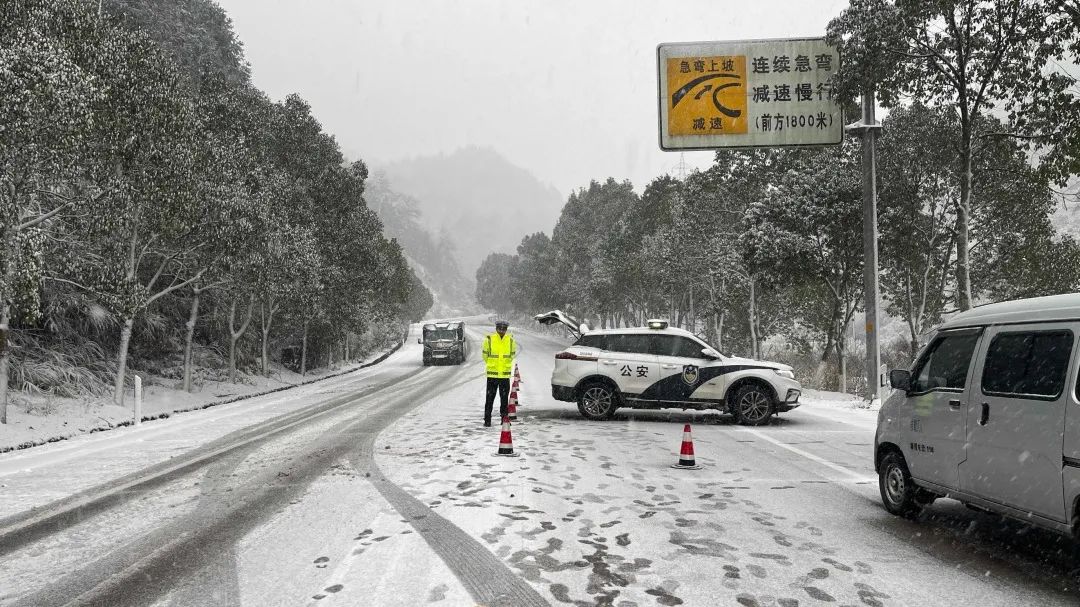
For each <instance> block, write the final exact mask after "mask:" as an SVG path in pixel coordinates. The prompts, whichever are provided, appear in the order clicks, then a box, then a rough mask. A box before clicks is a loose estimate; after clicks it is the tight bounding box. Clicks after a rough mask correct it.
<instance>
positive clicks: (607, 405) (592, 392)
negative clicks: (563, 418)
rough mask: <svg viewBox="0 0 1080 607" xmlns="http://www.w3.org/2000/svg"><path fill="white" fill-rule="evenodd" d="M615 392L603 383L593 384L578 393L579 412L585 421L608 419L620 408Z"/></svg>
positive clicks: (583, 387)
mask: <svg viewBox="0 0 1080 607" xmlns="http://www.w3.org/2000/svg"><path fill="white" fill-rule="evenodd" d="M618 398H619V397H618V395H617V394H616V393H615V390H614V389H612V387H611V386H610V385H608V384H605V383H603V382H591V383H588V384H585V385H584V386H582V387H581V391H580V392H579V393H578V411H579V412H581V415H582V417H584V418H585V419H592V420H599V419H608V418H609V417H611V416H612V414H614V413H615V409H616V408H617V407H618Z"/></svg>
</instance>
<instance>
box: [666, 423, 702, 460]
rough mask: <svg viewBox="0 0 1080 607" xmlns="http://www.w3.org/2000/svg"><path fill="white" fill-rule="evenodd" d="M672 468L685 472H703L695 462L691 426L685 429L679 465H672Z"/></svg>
mask: <svg viewBox="0 0 1080 607" xmlns="http://www.w3.org/2000/svg"><path fill="white" fill-rule="evenodd" d="M671 467H672V468H682V469H683V470H701V466H699V465H697V464H696V463H695V462H694V439H693V438H692V437H691V436H690V424H686V427H684V428H683V438H682V448H681V449H680V450H679V463H677V464H672V465H671Z"/></svg>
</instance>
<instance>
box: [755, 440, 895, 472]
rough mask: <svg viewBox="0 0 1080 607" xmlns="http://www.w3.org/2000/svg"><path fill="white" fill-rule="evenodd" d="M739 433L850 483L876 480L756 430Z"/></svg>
mask: <svg viewBox="0 0 1080 607" xmlns="http://www.w3.org/2000/svg"><path fill="white" fill-rule="evenodd" d="M741 432H745V433H746V434H753V435H754V436H756V437H758V438H760V439H761V440H764V441H768V442H770V443H772V444H774V445H776V446H777V447H780V448H781V449H787V450H788V451H790V452H792V453H794V454H795V455H798V456H801V457H804V458H806V459H808V460H810V461H812V462H814V463H817V464H821V465H822V466H825V467H826V468H828V469H830V470H833V471H835V472H839V473H841V474H843V475H845V476H848V477H850V479H851V480H852V481H854V482H867V481H876V480H877V477H876V476H866V475H864V474H860V473H858V472H854V471H852V470H848V469H847V468H845V467H843V466H841V465H839V464H834V463H832V462H830V461H829V460H827V459H825V458H823V457H819V456H817V455H814V454H813V453H810V452H808V451H803V450H802V449H799V448H798V447H793V446H792V445H788V444H786V443H783V442H781V441H779V440H777V439H775V438H773V437H771V436H769V435H768V434H764V433H762V432H759V431H757V430H741Z"/></svg>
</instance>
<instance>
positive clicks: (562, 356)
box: [555, 352, 596, 361]
mask: <svg viewBox="0 0 1080 607" xmlns="http://www.w3.org/2000/svg"><path fill="white" fill-rule="evenodd" d="M555 360H591V361H595V360H596V357H595V356H578V355H577V354H574V353H573V352H559V353H557V354H556V355H555Z"/></svg>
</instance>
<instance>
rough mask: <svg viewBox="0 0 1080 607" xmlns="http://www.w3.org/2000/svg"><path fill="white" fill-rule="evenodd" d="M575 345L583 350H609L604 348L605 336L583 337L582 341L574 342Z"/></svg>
mask: <svg viewBox="0 0 1080 607" xmlns="http://www.w3.org/2000/svg"><path fill="white" fill-rule="evenodd" d="M574 345H575V346H581V347H582V348H596V349H597V350H606V349H607V348H605V347H604V336H603V335H582V336H581V339H579V340H577V341H576V342H574Z"/></svg>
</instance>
